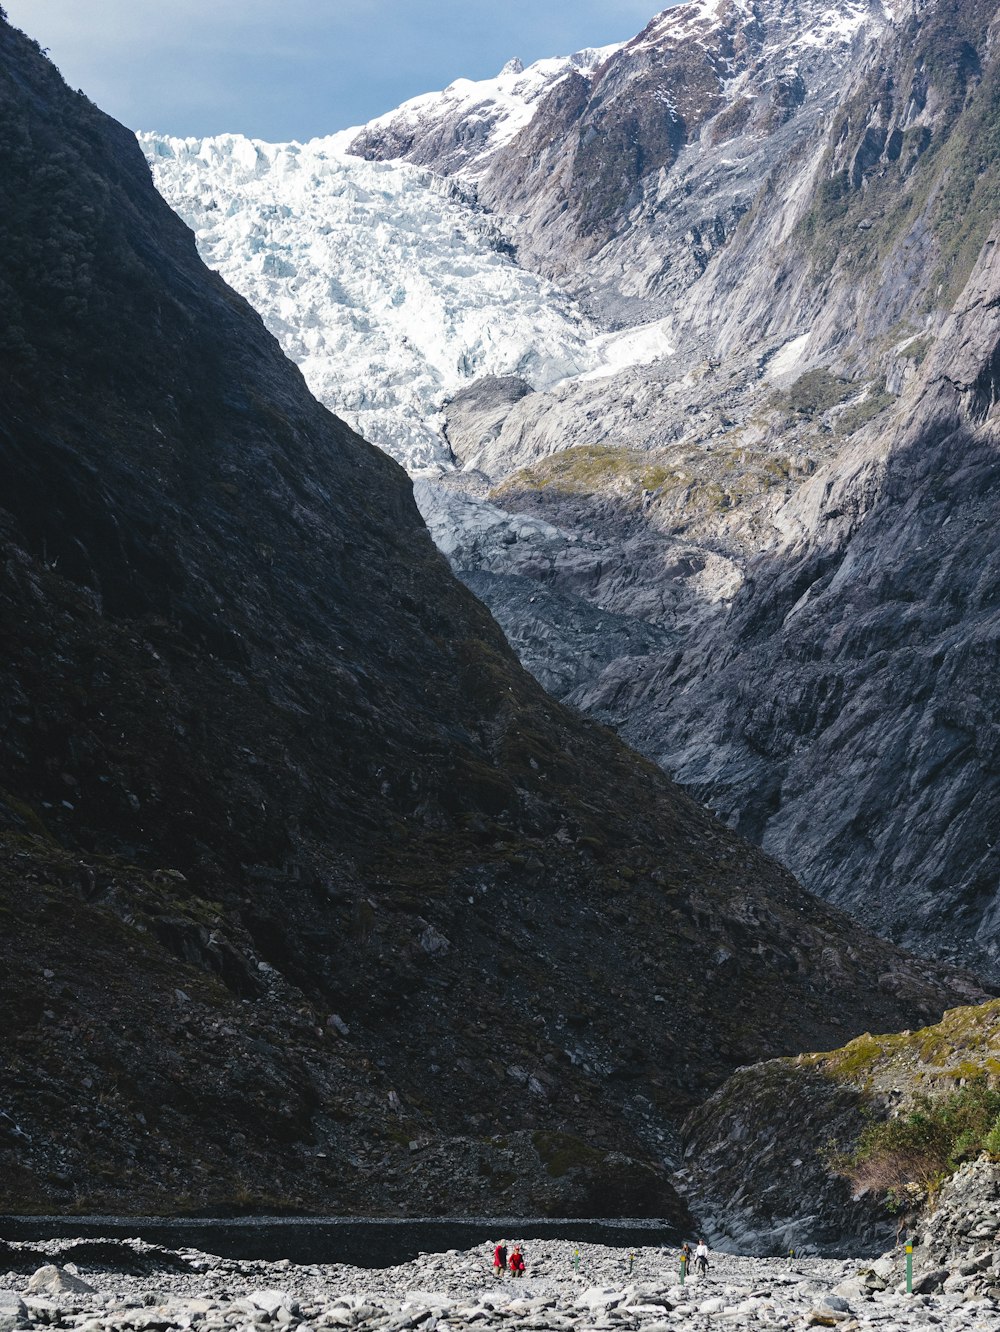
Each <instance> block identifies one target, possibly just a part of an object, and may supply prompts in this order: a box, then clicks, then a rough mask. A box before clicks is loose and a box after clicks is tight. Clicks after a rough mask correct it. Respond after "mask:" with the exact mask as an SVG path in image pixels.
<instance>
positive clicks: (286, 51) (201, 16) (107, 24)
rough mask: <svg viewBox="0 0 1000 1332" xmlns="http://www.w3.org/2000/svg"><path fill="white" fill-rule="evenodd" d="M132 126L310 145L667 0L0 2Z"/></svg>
mask: <svg viewBox="0 0 1000 1332" xmlns="http://www.w3.org/2000/svg"><path fill="white" fill-rule="evenodd" d="M0 3H2V4H3V6H4V8H5V9H6V10H7V15H8V18H9V19H10V21H11V22H12V23H13V24H15V26H17V27H19V28H23V29H24V30H25V31H26V32H27V33H28V34H29V35H30V36H31V37H34V38H35V39H36V40H37V41H38V42H40V43H41V45H42V46H43V47H48V48H49V54H50V55H51V57H52V59H53V60H54V61H55V63H56V64H57V65H58V66H59V68H60V69H61V70H62V72H63V75H64V76H65V78H66V80H67V82H68V83H69V84H70V85H71V86H72V87H74V88H82V89H83V91H84V92H85V93H87V95H88V96H89V97H91V98H92V99H93V100H94V101H95V102H97V104H98V105H99V106H101V107H102V108H103V109H104V110H105V111H108V112H110V113H111V115H113V116H116V117H117V118H118V119H119V120H121V121H123V122H124V123H125V124H126V125H129V126H130V127H131V128H132V129H152V130H160V131H162V132H164V133H169V134H179V135H189V134H190V135H199V136H200V135H205V134H219V133H223V132H227V131H234V132H239V133H243V134H248V135H251V136H253V137H255V138H260V139H272V140H285V139H292V138H297V139H307V138H312V137H314V136H316V135H320V134H327V133H330V132H332V131H333V130H337V129H344V128H346V127H347V126H349V125H354V124H359V123H361V122H363V121H365V120H369V119H371V117H372V116H375V115H378V114H380V113H381V112H383V111H388V110H390V109H391V108H392V107H394V106H396V105H398V104H399V103H400V102H401V101H404V100H405V99H406V98H407V97H412V96H414V95H415V94H416V93H420V92H429V91H431V90H433V89H436V88H442V87H444V86H445V85H446V84H448V83H450V82H451V81H452V79H455V78H461V77H465V78H488V77H490V76H491V75H493V74H495V73H496V72H497V71H498V70H499V69H500V67H501V66H502V65H503V64H504V63H505V62H506V61H507V60H508V59H510V57H511V56H520V57H521V59H522V60H523V61H524V62H525V64H529V63H530V62H531V61H532V60H538V59H540V58H541V57H542V56H550V55H566V54H568V53H569V52H571V51H575V50H579V49H580V48H581V47H584V46H602V45H604V44H606V43H608V42H615V41H624V40H625V39H627V38H628V37H631V36H633V35H634V34H635V33H636V32H638V31H639V30H640V29H641V28H642V27H643V26H644V25H645V24H646V23H647V22H648V20H649V19H650V18H652V16H653V14H654V13H655V12H657V10H658V9H662V8H663V7H664V3H665V0H98V2H97V3H96V4H89V3H86V2H85V0H0Z"/></svg>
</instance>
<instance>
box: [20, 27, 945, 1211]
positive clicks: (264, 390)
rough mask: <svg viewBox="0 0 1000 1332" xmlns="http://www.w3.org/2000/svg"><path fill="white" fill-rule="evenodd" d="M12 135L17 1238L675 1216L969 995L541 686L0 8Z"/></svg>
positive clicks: (410, 513) (137, 169)
mask: <svg viewBox="0 0 1000 1332" xmlns="http://www.w3.org/2000/svg"><path fill="white" fill-rule="evenodd" d="M0 124H2V126H3V133H2V135H0V158H2V161H0V256H2V262H0V308H2V310H3V312H4V319H5V324H4V339H5V344H4V346H5V356H4V408H5V410H4V417H3V422H2V432H0V533H2V537H3V542H4V559H3V563H2V565H0V569H2V577H0V626H2V634H3V651H2V653H0V754H2V764H0V770H2V773H3V778H2V789H0V912H2V929H0V959H2V966H0V995H2V1001H3V1011H4V1014H5V1021H4V1024H3V1027H2V1030H0V1051H2V1057H3V1061H4V1079H3V1089H2V1095H3V1105H2V1111H3V1116H2V1118H0V1210H2V1211H4V1212H22V1211H28V1210H37V1209H38V1208H40V1207H45V1208H47V1209H48V1210H51V1211H60V1210H63V1209H65V1208H71V1207H77V1208H87V1209H88V1210H91V1211H95V1212H96V1211H101V1212H105V1213H111V1212H117V1213H135V1212H140V1211H148V1212H154V1213H155V1212H160V1211H163V1210H172V1209H173V1208H179V1209H185V1210H188V1209H190V1210H193V1209H207V1208H209V1207H226V1208H232V1207H237V1206H238V1207H242V1208H253V1209H255V1210H257V1211H263V1210H265V1209H268V1210H275V1209H276V1208H280V1209H282V1210H290V1209H292V1210H296V1211H309V1210H321V1211H323V1212H324V1213H327V1214H329V1213H341V1212H359V1211H363V1212H365V1213H368V1214H373V1213H390V1214H396V1215H399V1214H401V1213H402V1212H405V1211H407V1210H411V1211H412V1210H417V1209H419V1210H420V1212H421V1213H423V1214H428V1213H429V1214H450V1215H454V1214H455V1213H456V1212H465V1213H468V1212H473V1213H479V1214H496V1212H497V1211H501V1210H502V1211H504V1212H506V1213H515V1214H521V1215H531V1214H539V1213H550V1214H552V1213H554V1214H556V1215H567V1214H573V1213H577V1214H591V1215H603V1214H613V1215H622V1214H635V1213H636V1212H639V1213H643V1214H652V1215H657V1216H665V1215H666V1216H668V1217H673V1218H674V1219H675V1220H677V1221H678V1222H683V1221H684V1219H685V1212H684V1208H683V1205H682V1204H681V1202H680V1201H679V1199H678V1198H677V1196H676V1195H675V1194H674V1192H673V1190H672V1189H671V1187H670V1184H669V1181H668V1179H667V1175H666V1170H665V1165H664V1162H665V1160H667V1159H669V1157H670V1154H671V1149H672V1144H674V1143H675V1141H676V1127H677V1123H678V1120H679V1117H680V1115H681V1113H682V1112H683V1111H685V1110H686V1109H687V1108H689V1107H690V1106H691V1105H693V1104H695V1103H696V1102H697V1101H698V1100H699V1099H700V1098H701V1097H702V1095H703V1094H704V1092H705V1091H706V1090H708V1089H710V1088H711V1087H713V1086H715V1085H717V1083H718V1082H719V1081H720V1080H721V1079H722V1077H724V1076H725V1074H727V1073H728V1072H730V1071H731V1070H732V1069H733V1067H735V1066H736V1065H738V1064H741V1063H745V1062H747V1060H748V1059H753V1058H760V1057H764V1056H768V1055H774V1054H779V1053H783V1052H789V1051H793V1050H796V1049H800V1048H802V1047H803V1046H806V1045H809V1046H817V1045H822V1044H833V1043H834V1042H835V1040H836V1039H839V1036H837V1035H835V1033H840V1034H850V1033H851V1032H852V1031H856V1030H859V1029H860V1028H861V1027H863V1026H869V1025H873V1024H877V1025H878V1026H880V1027H891V1026H893V1025H899V1024H902V1023H904V1022H907V1021H914V1020H915V1019H917V1018H918V1017H920V1016H921V1015H926V1016H928V1017H932V1016H934V1015H935V1014H936V1013H937V1012H939V1011H940V1010H941V1008H942V1007H943V1006H944V1004H946V1003H948V1002H953V1001H954V999H955V998H956V997H957V996H960V995H962V994H966V993H968V992H969V991H968V982H967V981H963V979H962V978H961V977H959V976H957V975H954V974H951V973H945V972H944V971H943V970H942V969H940V968H938V967H935V966H933V965H930V964H927V963H924V962H920V961H916V960H914V959H912V958H909V957H907V956H905V955H903V954H901V953H900V952H899V951H898V950H896V949H895V948H894V947H893V946H892V945H890V944H887V943H885V942H884V941H881V940H878V939H875V938H874V937H872V936H869V935H867V934H865V933H864V932H863V931H862V930H861V929H859V928H858V927H856V926H855V925H853V924H852V923H851V922H850V921H849V920H848V919H847V918H846V917H844V916H843V915H841V914H840V913H838V912H837V911H835V910H833V909H831V908H830V907H828V906H827V905H825V904H823V903H821V902H819V901H818V900H816V899H815V898H812V897H810V896H809V895H808V894H807V893H805V892H803V891H802V890H801V889H800V888H799V887H798V885H797V884H796V883H795V882H794V881H793V880H792V879H791V877H790V876H789V875H788V874H787V873H786V872H785V871H784V870H782V869H781V868H780V867H779V866H778V865H777V864H776V863H774V862H773V861H771V860H769V859H768V858H767V857H766V856H764V855H763V854H762V853H761V852H760V851H758V850H756V849H754V848H752V847H750V846H749V845H747V844H746V843H745V842H743V841H742V840H741V839H740V838H739V837H738V836H736V835H735V834H733V833H732V832H730V831H729V830H727V829H726V828H725V827H723V826H722V825H721V824H719V823H718V822H717V821H716V820H715V819H714V818H713V817H712V816H710V815H709V814H708V813H707V812H706V811H705V810H704V809H702V808H700V807H699V806H697V805H696V804H695V803H694V802H693V801H691V800H690V799H689V798H688V797H687V796H685V795H684V794H683V793H682V792H681V791H680V790H678V788H676V787H675V786H674V785H673V784H672V783H671V782H670V781H669V780H668V779H667V778H666V777H665V776H664V775H663V774H662V772H660V771H659V770H658V769H657V768H655V767H654V765H652V764H650V763H648V762H645V761H643V760H642V759H640V758H638V757H637V756H636V755H635V754H633V753H632V752H631V751H629V750H628V749H626V748H625V746H624V745H623V744H622V743H621V742H620V741H619V740H618V739H617V738H615V737H614V736H613V735H612V734H611V733H610V732H608V731H606V730H604V729H603V728H602V727H600V726H598V725H596V724H594V723H592V722H588V721H586V720H584V719H582V718H581V717H580V716H578V715H577V714H575V713H573V712H571V711H569V710H566V709H564V708H562V707H561V706H560V705H559V704H557V703H556V702H554V701H553V700H552V699H551V698H550V697H549V696H548V695H546V694H545V693H544V692H543V691H542V690H541V689H540V687H539V686H538V685H537V684H536V682H535V681H533V680H532V679H531V677H530V676H529V675H528V674H527V673H526V672H525V671H523V670H522V669H521V668H520V666H519V665H518V663H517V661H516V659H515V657H514V656H513V654H512V652H511V651H510V649H509V647H508V646H507V644H506V643H505V641H504V639H503V636H502V634H501V633H500V630H499V629H498V627H497V626H496V624H495V622H494V621H493V620H491V619H490V617H489V615H488V614H487V613H486V612H485V610H484V609H483V607H482V606H481V604H480V603H479V602H477V601H476V600H475V599H474V598H473V597H472V596H470V594H469V593H468V592H467V591H466V589H465V588H463V587H462V585H461V584H460V583H458V582H457V581H456V579H455V578H454V577H453V576H452V574H451V573H450V571H449V569H448V567H447V564H446V562H445V560H444V558H443V556H442V555H441V554H440V553H439V552H438V551H437V550H436V549H435V548H434V546H433V544H432V542H431V540H430V538H429V536H428V534H427V531H426V529H425V527H424V526H423V524H422V522H421V521H420V518H419V515H418V513H417V511H416V508H415V506H414V504H413V500H412V494H411V485H410V482H409V481H408V479H407V477H406V476H405V474H404V472H403V471H402V469H400V468H399V467H398V466H397V465H396V464H395V463H393V462H392V461H391V460H390V459H389V458H388V457H387V456H386V455H385V454H384V453H382V452H380V451H379V450H377V449H375V448H374V447H372V446H370V445H368V444H367V443H365V442H364V441H363V440H362V439H360V438H359V437H358V436H357V435H355V434H354V433H353V432H352V431H351V430H350V429H349V428H348V427H347V426H346V425H344V424H343V422H341V421H340V420H338V419H337V418H336V417H334V416H332V415H331V414H330V413H329V412H327V411H326V410H325V409H324V408H323V407H322V406H321V405H320V404H319V403H318V402H317V401H316V400H315V398H313V397H312V396H311V395H310V393H309V392H308V390H307V388H306V386H305V383H304V381H303V379H302V376H301V374H300V373H299V371H298V369H297V368H296V367H295V366H294V365H293V364H292V363H291V362H290V361H289V360H287V359H286V358H285V357H284V356H283V355H282V354H281V351H280V349H279V347H278V345H277V343H276V342H275V340H274V339H273V338H272V336H271V335H270V334H269V333H268V332H267V330H266V329H265V327H264V325H263V323H262V321H261V319H260V318H259V317H258V316H257V315H256V314H255V313H254V312H253V311H252V310H251V309H250V307H249V306H248V305H247V304H246V302H245V301H244V300H243V299H242V297H240V296H238V295H237V294H236V293H235V292H234V291H233V290H232V289H231V288H229V287H228V286H226V284H225V283H224V281H223V280H222V279H221V278H220V277H219V276H218V275H217V274H214V273H212V272H210V271H209V270H208V269H207V268H206V267H205V266H204V265H203V263H202V262H201V261H200V260H199V258H198V255H197V253H196V249H195V245H194V241H193V238H192V236H191V233H190V231H189V230H188V229H187V228H186V227H185V226H184V224H183V223H182V222H181V221H180V220H179V219H178V218H177V216H176V215H175V214H174V213H173V212H171V211H170V209H169V208H168V207H167V206H166V205H165V204H164V203H163V201H162V199H161V198H160V197H159V196H158V195H157V193H156V191H155V190H154V188H153V185H152V181H151V179H150V174H149V170H148V168H147V165H146V163H145V161H144V159H143V156H142V153H141V152H140V150H139V148H138V146H137V144H136V141H135V138H134V136H132V135H131V134H130V133H128V132H127V131H126V130H125V129H124V128H123V127H121V126H120V125H117V124H116V123H115V122H113V121H111V120H109V119H108V118H107V117H105V116H103V115H102V114H101V113H100V112H99V111H97V110H96V109H95V108H94V107H93V106H92V105H91V104H90V103H89V102H88V101H87V100H86V98H85V97H83V96H82V95H81V94H78V93H74V92H71V91H70V90H69V89H68V88H67V87H66V86H65V84H64V83H63V82H62V80H61V79H60V78H59V76H58V74H57V72H56V71H55V70H54V69H53V67H52V66H51V65H50V64H49V63H48V61H47V60H46V59H45V58H44V56H43V54H42V53H41V51H40V50H39V48H38V47H37V45H35V44H34V43H32V42H30V41H29V40H28V39H27V38H25V37H24V36H22V35H21V34H19V33H17V32H15V31H14V30H13V29H12V28H11V27H10V26H9V25H8V24H7V23H6V22H5V21H4V22H0ZM238 152H239V156H240V157H241V158H242V159H243V170H244V171H245V172H247V173H250V174H253V173H256V172H260V173H261V174H263V172H264V166H263V165H262V163H261V158H260V155H259V150H258V149H257V148H256V147H254V146H253V145H250V146H249V147H246V148H244V147H242V146H241V147H239V150H238ZM288 169H289V171H294V169H295V168H294V167H293V166H292V163H291V160H289V162H288ZM679 1013H683V1014H684V1021H685V1024H686V1026H687V1027H688V1028H690V1029H696V1030H697V1031H698V1032H699V1039H698V1041H697V1042H692V1041H689V1040H685V1039H681V1038H679V1036H678V1032H677V1015H678V1014H679Z"/></svg>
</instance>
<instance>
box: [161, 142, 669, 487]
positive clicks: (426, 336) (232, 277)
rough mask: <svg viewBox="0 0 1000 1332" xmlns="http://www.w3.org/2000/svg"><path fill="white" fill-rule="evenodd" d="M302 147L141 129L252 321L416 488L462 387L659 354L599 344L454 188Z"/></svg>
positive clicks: (169, 186)
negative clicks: (258, 320) (446, 409)
mask: <svg viewBox="0 0 1000 1332" xmlns="http://www.w3.org/2000/svg"><path fill="white" fill-rule="evenodd" d="M355 133H356V131H355V130H347V131H343V132H341V133H339V134H334V135H331V136H328V137H325V138H319V139H314V140H312V141H310V142H308V143H285V144H269V143H264V142H261V141H259V140H251V139H247V138H244V137H243V136H241V135H235V134H225V135H218V136H215V137H211V138H204V139H177V138H171V137H168V136H164V135H159V134H154V133H141V134H140V135H139V136H138V137H139V142H140V144H141V146H142V148H143V150H144V152H145V154H146V157H147V160H148V161H149V163H150V167H151V169H152V172H153V177H154V180H155V183H156V186H157V188H158V190H159V191H160V193H161V194H162V195H163V197H164V198H165V199H166V200H167V202H168V203H169V204H170V205H171V206H172V207H173V208H174V210H175V211H176V212H177V213H179V215H180V216H181V217H182V218H183V219H184V221H185V222H186V223H187V224H188V226H190V227H191V229H192V230H193V231H194V234H195V238H196V240H197V243H198V247H199V250H200V251H201V254H202V256H203V258H204V259H205V260H206V262H207V263H208V264H209V266H210V267H212V268H214V269H215V270H216V271H217V272H219V273H220V274H221V276H222V277H223V278H225V280H226V281H227V282H228V283H229V284H230V286H232V287H234V288H235V289H236V290H237V291H238V292H240V294H241V295H243V296H245V297H246V299H247V300H248V301H249V302H250V304H251V305H252V306H253V307H254V308H255V309H256V310H257V311H258V313H259V314H260V315H261V317H262V318H263V320H264V322H265V324H266V325H267V327H268V328H269V329H270V331H271V332H272V333H273V334H274V335H275V336H276V337H277V339H278V341H279V342H280V343H281V345H282V348H283V349H284V351H285V353H286V354H287V355H288V356H289V357H290V358H291V359H292V360H294V361H295V362H296V363H297V364H298V365H299V367H300V368H301V370H302V373H303V375H304V376H305V379H306V382H307V383H308V384H309V387H310V388H311V390H312V392H313V393H314V394H315V396H316V397H317V398H319V400H320V401H321V402H322V403H324V405H325V406H327V407H329V408H330V409H331V410H332V411H335V412H336V413H337V414H338V415H339V416H341V417H343V419H344V420H346V421H347V422H348V424H349V425H351V426H352V427H353V428H354V429H355V430H357V431H358V433H359V434H361V435H363V436H364V437H365V438H366V439H368V440H370V441H371V442H372V443H374V444H377V445H378V446H379V447H380V448H382V449H384V450H385V451H386V452H387V453H389V454H390V455H391V456H392V457H394V458H395V459H396V460H397V461H398V462H400V463H401V464H402V465H403V466H404V467H405V468H406V469H407V470H408V471H409V472H410V473H411V475H417V476H420V475H423V476H427V475H431V476H433V475H435V474H438V475H439V474H440V473H441V472H443V471H446V470H451V469H453V468H454V466H455V462H454V458H453V456H452V454H451V450H450V449H449V447H448V443H447V439H446V437H445V433H444V417H443V415H442V410H441V409H442V406H443V404H444V403H445V402H446V401H447V399H448V398H449V397H450V396H452V395H454V394H455V393H456V392H457V391H459V390H460V389H461V388H463V387H465V386H466V385H468V384H469V383H471V382H472V381H473V380H475V379H478V378H480V377H482V376H486V375H497V376H517V377H518V378H520V379H523V380H524V381H525V382H526V383H527V384H529V385H530V386H531V388H533V389H545V388H547V387H550V386H551V385H553V384H555V383H558V382H560V381H563V380H566V379H567V378H570V379H571V378H573V377H576V376H581V375H591V374H600V373H601V372H602V370H604V369H606V372H607V373H611V372H612V370H613V369H614V368H617V367H618V366H619V365H620V364H621V363H622V361H623V360H624V361H628V360H630V359H636V360H639V359H642V360H647V359H650V358H651V357H655V356H659V355H666V354H669V351H670V348H669V345H668V344H667V343H666V341H665V340H664V339H663V337H662V336H660V335H659V330H651V331H650V336H649V337H647V338H646V339H642V338H639V339H636V338H635V335H634V333H623V334H618V335H616V334H611V335H609V334H607V333H606V332H604V331H602V330H601V329H599V328H598V327H597V325H596V324H595V323H594V321H593V320H592V319H591V318H590V317H589V316H588V315H587V313H586V312H585V311H584V310H583V309H582V308H581V306H580V304H579V303H578V302H577V301H576V300H574V299H573V298H572V297H571V296H570V295H568V294H567V293H566V292H564V291H562V290H561V289H560V288H559V287H557V286H555V285H554V284H553V283H551V282H549V281H547V280H546V279H544V278H542V277H539V276H536V275H535V274H532V273H529V272H527V271H526V270H524V269H522V268H520V267H518V265H517V263H516V261H515V259H514V257H513V254H512V252H511V247H510V244H509V242H508V241H507V239H506V238H505V236H504V235H503V233H502V232H501V230H500V229H499V227H498V226H497V224H496V221H495V219H493V218H492V217H491V216H490V215H489V214H488V213H486V212H485V211H483V210H482V209H481V208H479V207H477V205H476V203H475V198H474V193H473V192H472V190H471V189H470V187H469V186H468V185H467V184H459V183H457V182H449V181H447V180H444V179H442V178H441V177H439V176H436V175H434V174H433V173H432V172H430V171H428V170H425V169H423V168H420V167H415V166H412V165H410V164H408V163H397V162H391V163H386V162H367V161H365V160H363V159H362V158H358V157H354V156H351V155H350V154H349V153H348V152H347V145H348V144H349V143H350V142H351V140H352V138H353V137H354V135H355Z"/></svg>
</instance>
